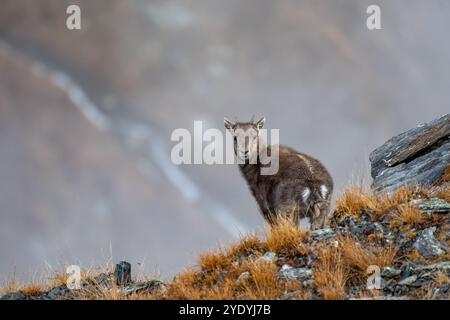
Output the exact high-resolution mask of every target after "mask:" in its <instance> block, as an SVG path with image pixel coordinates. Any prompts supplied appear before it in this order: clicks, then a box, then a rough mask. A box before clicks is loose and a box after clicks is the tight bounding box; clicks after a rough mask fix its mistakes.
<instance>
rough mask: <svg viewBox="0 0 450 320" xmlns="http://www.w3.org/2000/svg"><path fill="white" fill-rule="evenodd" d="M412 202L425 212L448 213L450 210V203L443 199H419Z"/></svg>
mask: <svg viewBox="0 0 450 320" xmlns="http://www.w3.org/2000/svg"><path fill="white" fill-rule="evenodd" d="M411 204H412V205H414V206H415V207H417V208H418V209H420V210H421V211H424V212H436V213H448V212H450V203H448V202H447V201H445V200H443V199H439V198H431V199H417V200H413V201H411Z"/></svg>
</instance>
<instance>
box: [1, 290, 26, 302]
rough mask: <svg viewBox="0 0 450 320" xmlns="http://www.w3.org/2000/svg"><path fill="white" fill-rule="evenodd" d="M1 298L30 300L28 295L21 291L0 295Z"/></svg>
mask: <svg viewBox="0 0 450 320" xmlns="http://www.w3.org/2000/svg"><path fill="white" fill-rule="evenodd" d="M0 300H28V297H27V296H25V295H24V294H22V293H20V292H11V293H8V294H6V295H4V296H2V297H0Z"/></svg>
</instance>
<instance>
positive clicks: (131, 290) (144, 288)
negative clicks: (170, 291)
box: [121, 280, 166, 295]
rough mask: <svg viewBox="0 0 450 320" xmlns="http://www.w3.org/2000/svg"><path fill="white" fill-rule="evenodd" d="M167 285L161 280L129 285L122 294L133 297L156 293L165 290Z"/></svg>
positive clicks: (123, 289)
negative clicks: (133, 295) (140, 294)
mask: <svg viewBox="0 0 450 320" xmlns="http://www.w3.org/2000/svg"><path fill="white" fill-rule="evenodd" d="M165 289H166V285H165V284H164V283H163V282H162V281H159V280H150V281H145V282H140V283H134V284H131V285H127V286H125V287H123V288H122V289H121V294H123V295H132V294H137V293H143V292H146V293H155V292H157V291H160V290H165Z"/></svg>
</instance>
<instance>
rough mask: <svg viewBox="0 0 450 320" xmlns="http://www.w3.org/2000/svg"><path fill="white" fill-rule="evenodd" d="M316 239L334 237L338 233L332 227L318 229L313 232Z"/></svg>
mask: <svg viewBox="0 0 450 320" xmlns="http://www.w3.org/2000/svg"><path fill="white" fill-rule="evenodd" d="M312 235H313V237H314V239H316V240H324V239H328V238H333V237H335V236H336V233H335V232H334V230H333V229H331V228H325V229H317V230H314V231H313V232H312Z"/></svg>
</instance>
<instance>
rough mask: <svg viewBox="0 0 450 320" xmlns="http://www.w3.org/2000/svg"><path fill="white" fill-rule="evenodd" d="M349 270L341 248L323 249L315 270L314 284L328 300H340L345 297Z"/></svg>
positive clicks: (319, 254)
mask: <svg viewBox="0 0 450 320" xmlns="http://www.w3.org/2000/svg"><path fill="white" fill-rule="evenodd" d="M347 280H348V270H346V266H345V264H344V261H343V255H342V250H341V249H340V248H322V249H321V250H320V251H319V253H318V261H317V263H316V265H315V268H314V283H315V285H316V286H317V291H318V292H319V294H320V295H321V296H322V297H323V298H324V299H327V300H339V299H342V298H343V297H344V295H345V286H346V283H347Z"/></svg>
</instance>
